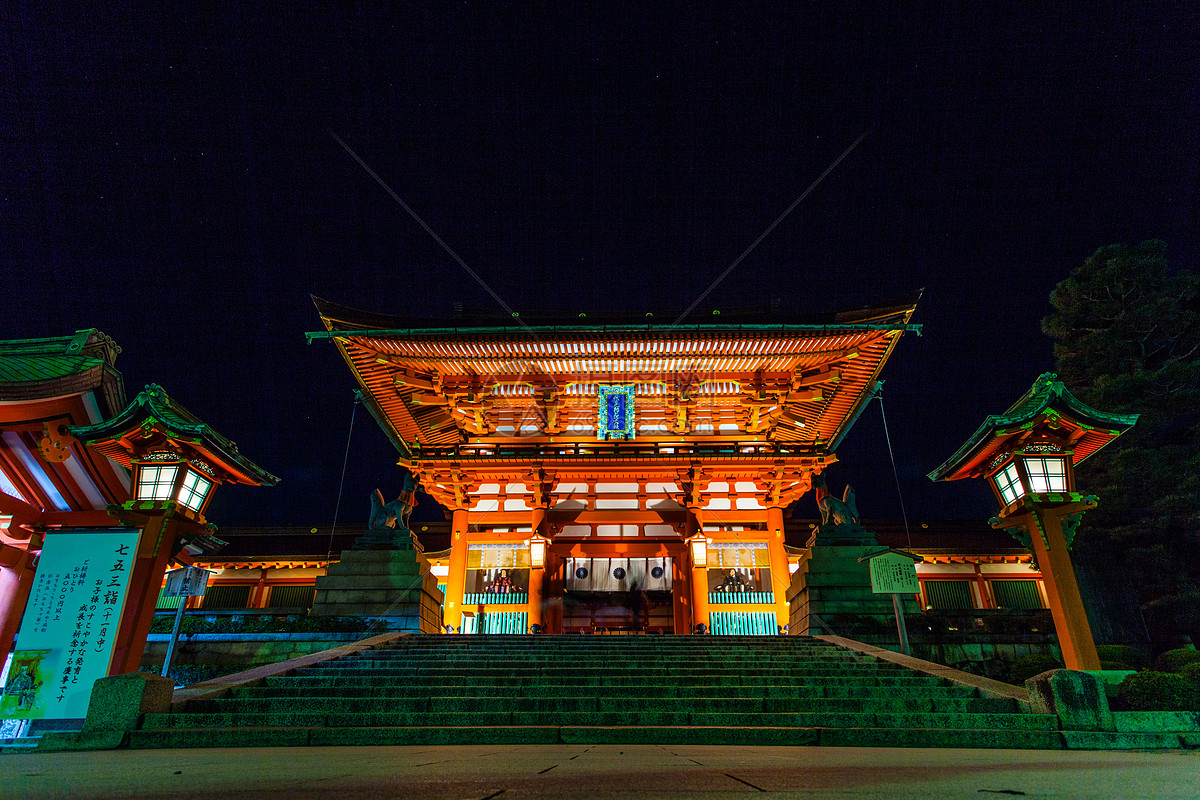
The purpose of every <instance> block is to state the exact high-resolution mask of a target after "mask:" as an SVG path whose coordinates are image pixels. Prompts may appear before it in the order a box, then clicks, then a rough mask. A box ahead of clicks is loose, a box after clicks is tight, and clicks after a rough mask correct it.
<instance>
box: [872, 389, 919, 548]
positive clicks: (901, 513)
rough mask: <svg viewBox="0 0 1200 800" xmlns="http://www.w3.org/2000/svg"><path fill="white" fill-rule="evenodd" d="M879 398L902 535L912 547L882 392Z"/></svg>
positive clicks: (877, 395)
mask: <svg viewBox="0 0 1200 800" xmlns="http://www.w3.org/2000/svg"><path fill="white" fill-rule="evenodd" d="M875 396H876V397H878V398H879V416H880V417H881V418H882V419H883V438H884V439H886V440H887V446H888V457H889V458H891V459H892V475H893V476H894V477H895V478H896V496H897V497H899V498H900V516H901V518H903V519H904V535H905V536H907V537H908V546H909V547H910V548H911V547H912V531H910V530H909V529H908V514H907V513H906V512H905V510H904V492H902V491H901V490H900V473H899V471H897V469H896V454H895V453H893V452H892V435H891V434H890V433H888V424H887V414H886V413H884V411H883V392H880V393H878V394H876V395H875Z"/></svg>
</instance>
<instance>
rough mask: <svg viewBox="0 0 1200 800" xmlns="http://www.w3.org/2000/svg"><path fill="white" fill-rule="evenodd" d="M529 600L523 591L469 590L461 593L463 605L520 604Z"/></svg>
mask: <svg viewBox="0 0 1200 800" xmlns="http://www.w3.org/2000/svg"><path fill="white" fill-rule="evenodd" d="M528 602H529V595H528V594H527V593H525V592H508V593H507V594H505V593H501V592H471V593H469V594H464V595H463V605H464V606H521V605H525V604H526V603H528Z"/></svg>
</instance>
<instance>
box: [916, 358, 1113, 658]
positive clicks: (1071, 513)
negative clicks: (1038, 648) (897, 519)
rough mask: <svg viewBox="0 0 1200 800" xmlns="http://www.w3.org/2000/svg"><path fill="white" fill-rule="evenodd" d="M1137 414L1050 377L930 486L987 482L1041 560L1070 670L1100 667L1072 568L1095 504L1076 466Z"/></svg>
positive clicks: (1009, 525)
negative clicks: (1074, 547)
mask: <svg viewBox="0 0 1200 800" xmlns="http://www.w3.org/2000/svg"><path fill="white" fill-rule="evenodd" d="M1135 422H1137V415H1136V414H1132V415H1123V414H1107V413H1105V412H1102V411H1098V410H1096V409H1094V408H1092V407H1091V406H1088V405H1087V404H1085V403H1084V402H1083V401H1081V400H1079V398H1077V397H1075V396H1074V395H1073V394H1071V392H1070V391H1069V390H1068V389H1067V388H1066V387H1065V386H1064V385H1063V383H1062V382H1061V381H1059V380H1058V378H1057V376H1056V375H1053V374H1050V373H1046V374H1044V375H1042V376H1040V377H1039V378H1038V379H1037V380H1036V381H1034V384H1033V386H1032V387H1031V388H1030V390H1029V391H1028V392H1026V393H1025V395H1024V396H1022V397H1021V399H1020V400H1018V401H1017V402H1016V403H1015V404H1013V406H1012V407H1010V408H1009V409H1008V411H1006V412H1005V413H1004V414H999V415H992V416H989V417H988V418H987V419H986V420H985V421H984V423H983V425H981V426H980V427H979V429H978V430H977V431H976V432H975V433H974V435H972V437H971V438H970V439H969V440H968V441H967V443H966V444H964V445H963V446H962V447H961V448H960V449H959V451H958V452H957V453H955V454H954V455H953V456H951V457H950V458H949V459H948V460H947V461H946V463H944V464H942V465H941V466H940V467H938V468H937V469H935V470H934V471H933V472H931V473H929V478H930V479H931V480H935V481H939V480H946V481H952V480H960V479H962V478H983V479H985V480H987V482H988V484H989V485H990V486H991V488H992V492H993V493H994V494H995V496H996V499H997V502H998V503H999V504H1000V511H999V513H998V514H997V515H996V516H995V517H993V518H992V520H991V521H990V522H991V525H992V527H993V528H997V529H1003V530H1005V531H1007V532H1008V533H1009V534H1011V535H1012V536H1013V537H1014V538H1015V539H1017V541H1019V542H1020V543H1021V544H1023V545H1024V546H1025V547H1027V548H1029V549H1030V550H1031V551H1032V552H1033V554H1034V557H1035V558H1036V560H1037V564H1038V567H1039V569H1040V570H1041V573H1042V581H1043V583H1044V584H1045V587H1046V595H1047V597H1048V598H1049V601H1050V612H1051V614H1052V616H1053V617H1054V628H1055V631H1056V632H1057V633H1058V642H1059V646H1060V647H1061V648H1062V654H1063V662H1064V663H1065V664H1066V666H1067V668H1068V669H1079V670H1095V669H1100V657H1099V655H1098V654H1097V653H1096V643H1095V641H1094V639H1093V638H1092V631H1091V626H1090V625H1089V624H1088V619H1087V612H1086V610H1085V609H1084V606H1083V600H1082V598H1081V597H1080V595H1079V586H1078V584H1077V583H1076V581H1075V569H1074V567H1073V566H1072V565H1071V556H1070V550H1071V544H1072V542H1073V541H1074V539H1075V533H1076V530H1077V529H1078V527H1079V523H1080V520H1081V519H1082V517H1083V514H1084V512H1086V511H1088V510H1090V509H1092V508H1095V507H1096V502H1097V501H1096V498H1095V497H1093V496H1090V495H1088V496H1085V495H1082V494H1079V493H1078V492H1076V491H1075V472H1074V468H1075V465H1076V464H1078V463H1079V462H1080V461H1082V460H1084V459H1085V458H1087V457H1088V456H1090V455H1091V454H1092V453H1094V452H1096V451H1097V450H1099V449H1100V448H1101V447H1103V446H1105V445H1106V444H1108V443H1109V442H1111V441H1112V440H1113V439H1115V438H1117V437H1118V436H1120V435H1121V434H1122V433H1124V432H1125V431H1127V430H1128V429H1129V428H1130V427H1132V426H1133V424H1134V423H1135Z"/></svg>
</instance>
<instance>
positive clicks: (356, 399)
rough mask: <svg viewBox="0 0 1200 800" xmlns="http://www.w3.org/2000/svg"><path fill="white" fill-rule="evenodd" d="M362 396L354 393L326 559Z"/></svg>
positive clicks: (327, 553)
mask: <svg viewBox="0 0 1200 800" xmlns="http://www.w3.org/2000/svg"><path fill="white" fill-rule="evenodd" d="M361 402H362V395H361V394H359V393H358V392H355V393H354V407H353V408H352V409H351V410H350V432H349V433H347V434H346V455H345V456H343V457H342V479H341V480H340V481H338V495H337V503H336V504H335V505H334V507H333V526H332V527H331V528H330V529H329V549H328V551H327V552H326V553H325V558H326V559H331V558H333V535H334V534H335V533H337V521H338V512H339V511H341V510H342V489H343V488H345V486H346V465H348V464H349V463H350V439H351V438H352V437H353V436H354V418H355V417H356V416H357V415H358V406H359V404H360V403H361Z"/></svg>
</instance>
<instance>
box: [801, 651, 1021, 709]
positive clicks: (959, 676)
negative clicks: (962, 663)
mask: <svg viewBox="0 0 1200 800" xmlns="http://www.w3.org/2000/svg"><path fill="white" fill-rule="evenodd" d="M813 638H814V639H820V640H821V641H824V642H829V643H830V644H836V645H838V646H839V647H844V648H846V649H847V650H853V651H855V652H856V653H862V654H863V655H868V656H874V657H876V658H879V659H882V660H884V661H890V662H892V663H893V664H899V665H900V666H902V667H907V668H909V669H911V670H914V671H916V672H921V673H924V674H925V675H932V676H934V677H937V678H945V679H946V680H950V681H954V682H955V683H958V684H962V685H964V686H970V687H972V688H975V689H978V690H980V691H981V692H984V693H985V694H987V695H989V696H991V697H1004V698H1008V699H1010V700H1016V701H1018V702H1020V703H1025V704H1028V703H1029V691H1028V690H1027V689H1024V688H1022V687H1020V686H1013V685H1012V684H1010V683H1002V682H1001V681H995V680H992V679H991V678H985V677H983V676H982V675H972V674H971V673H969V672H963V671H962V670H957V669H953V668H951V667H947V666H945V665H943V664H935V663H933V662H932V661H923V660H921V659H919V658H913V657H912V656H906V655H902V654H900V653H894V652H892V651H891V650H884V649H883V648H882V647H875V646H874V645H869V644H863V643H862V642H856V641H854V640H853V639H846V638H843V637H841V636H814V637H813Z"/></svg>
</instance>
